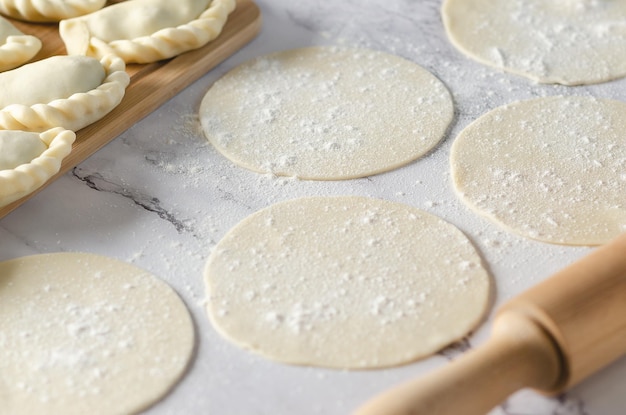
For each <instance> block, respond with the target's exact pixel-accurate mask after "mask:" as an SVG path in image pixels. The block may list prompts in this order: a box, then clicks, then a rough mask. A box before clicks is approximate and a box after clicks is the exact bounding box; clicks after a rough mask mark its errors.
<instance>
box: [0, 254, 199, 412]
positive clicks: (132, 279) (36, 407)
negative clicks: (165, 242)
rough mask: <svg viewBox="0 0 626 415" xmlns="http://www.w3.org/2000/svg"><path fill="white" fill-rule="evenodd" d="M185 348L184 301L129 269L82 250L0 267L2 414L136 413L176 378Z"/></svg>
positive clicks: (188, 326) (188, 337)
mask: <svg viewBox="0 0 626 415" xmlns="http://www.w3.org/2000/svg"><path fill="white" fill-rule="evenodd" d="M193 345H194V330H193V326H192V322H191V318H190V316H189V313H188V311H187V309H186V308H185V306H184V304H183V303H182V301H181V300H180V299H179V297H178V296H177V295H176V294H175V293H174V291H173V290H172V289H171V288H170V287H169V286H167V285H166V284H165V283H163V282H161V281H160V280H158V279H157V278H155V277H154V276H152V275H150V274H148V273H147V272H145V271H143V270H140V269H138V268H136V267H135V266H132V265H130V264H126V263H123V262H119V261H117V260H113V259H110V258H106V257H102V256H98V255H93V254H83V253H57V254H44V255H34V256H29V257H23V258H18V259H14V260H10V261H5V262H1V263H0V373H1V376H0V396H2V410H3V411H4V412H3V413H10V414H12V415H22V414H24V415H26V414H47V415H56V414H59V415H60V414H63V415H72V414H77V415H78V414H80V415H82V414H101V415H112V414H130V413H137V412H139V411H141V410H143V409H145V408H147V407H148V406H149V405H151V404H152V403H154V402H156V401H158V400H159V399H161V398H162V397H163V396H164V395H165V394H166V393H167V392H168V391H169V390H170V389H171V388H172V386H173V385H174V384H175V383H176V382H177V381H178V380H179V379H180V377H181V376H182V375H183V373H184V371H185V369H186V367H187V364H188V362H189V360H190V357H191V355H192V350H193Z"/></svg>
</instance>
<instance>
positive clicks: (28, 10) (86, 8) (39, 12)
mask: <svg viewBox="0 0 626 415" xmlns="http://www.w3.org/2000/svg"><path fill="white" fill-rule="evenodd" d="M105 3H106V0H0V13H2V14H4V15H7V16H10V17H13V18H15V19H21V20H26V21H29V22H58V21H59V20H61V19H68V18H70V17H76V16H81V15H83V14H87V13H91V12H94V11H96V10H98V9H101V8H102V7H103V6H104V4H105Z"/></svg>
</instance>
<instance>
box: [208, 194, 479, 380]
mask: <svg viewBox="0 0 626 415" xmlns="http://www.w3.org/2000/svg"><path fill="white" fill-rule="evenodd" d="M204 275H205V284H206V289H207V296H208V299H209V301H208V306H207V310H208V315H209V317H210V319H211V321H212V323H213V325H214V326H215V328H216V329H217V330H218V331H219V332H220V333H221V334H222V335H223V336H224V337H226V338H227V339H228V340H230V341H232V342H234V343H235V344H237V345H238V346H240V347H242V348H245V349H250V350H252V351H254V352H257V353H260V354H261V355H263V356H265V357H267V358H270V359H275V360H277V361H281V362H285V363H290V364H302V365H312V366H322V367H331V368H351V369H352V368H354V369H364V368H377V367H387V366H394V365H399V364H403V363H407V362H410V361H413V360H416V359H419V358H422V357H425V356H427V355H429V354H432V353H434V352H436V351H438V350H439V349H441V348H443V347H445V346H446V345H448V344H450V343H452V342H454V341H457V340H459V339H461V338H462V337H463V336H465V335H467V333H468V332H469V331H470V330H472V329H473V328H474V327H476V325H477V324H478V323H479V321H480V320H481V317H482V316H483V315H484V313H485V311H486V309H487V308H488V302H489V295H490V294H489V292H490V277H489V275H488V273H487V271H485V269H484V268H483V266H482V263H481V258H480V256H479V255H478V253H477V252H476V250H475V249H474V247H473V246H472V244H471V243H470V242H469V240H468V239H467V238H466V237H465V236H464V235H463V234H462V233H461V232H460V231H459V230H458V229H457V228H456V227H454V226H453V225H451V224H449V223H447V222H445V221H443V220H442V219H439V218H438V217H436V216H433V215H431V214H428V213H426V212H423V211H421V210H418V209H416V208H413V207H410V206H406V205H403V204H399V203H394V202H388V201H383V200H377V199H370V198H364V197H348V196H346V197H312V198H303V199H295V200H290V201H287V202H282V203H278V204H275V205H272V206H270V207H268V208H266V209H263V210H261V211H259V212H257V213H255V214H253V215H251V216H249V217H248V218H246V219H244V220H243V221H242V222H240V223H239V224H238V225H237V226H235V227H234V228H233V229H232V230H231V231H230V232H228V234H227V235H226V236H225V237H224V238H223V239H222V240H221V241H220V242H219V243H218V244H217V246H216V247H215V248H214V249H213V252H212V253H211V256H210V258H209V260H208V261H207V265H206V268H205V274H204Z"/></svg>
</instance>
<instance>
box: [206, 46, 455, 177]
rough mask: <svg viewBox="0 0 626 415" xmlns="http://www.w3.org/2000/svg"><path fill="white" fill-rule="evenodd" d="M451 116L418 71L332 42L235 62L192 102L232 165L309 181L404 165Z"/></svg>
mask: <svg viewBox="0 0 626 415" xmlns="http://www.w3.org/2000/svg"><path fill="white" fill-rule="evenodd" d="M452 116H453V104H452V99H451V97H450V94H449V93H448V91H447V89H446V88H445V86H444V85H443V84H442V83H441V82H440V81H439V80H438V79H437V78H435V77H434V76H433V75H431V74H430V73H429V72H428V71H426V70H425V69H423V68H422V67H420V66H418V65H416V64H414V63H413V62H410V61H408V60H405V59H402V58H400V57H397V56H393V55H389V54H386V53H383V52H377V51H372V50H364V49H344V48H337V47H311V48H303V49H295V50H290V51H284V52H279V53H277V54H273V55H270V56H266V57H260V58H258V59H255V60H252V61H250V62H247V63H244V64H243V65H241V66H239V67H237V68H235V69H234V70H232V71H230V72H229V73H227V74H226V75H225V76H224V77H223V78H222V79H220V80H218V81H217V82H216V83H215V84H214V85H213V86H212V87H211V88H210V89H209V91H208V92H207V94H206V96H205V97H204V99H203V100H202V104H201V106H200V121H201V123H202V127H203V129H204V132H205V134H206V136H207V138H208V139H209V141H210V142H211V143H212V144H213V145H214V146H215V147H216V148H217V149H218V150H219V151H220V152H221V153H222V154H224V155H225V156H226V157H228V158H229V159H230V160H231V161H233V162H234V163H236V164H238V165H240V166H243V167H245V168H248V169H250V170H253V171H257V172H262V173H273V174H277V175H285V176H296V177H299V178H302V179H315V180H339V179H351V178H356V177H363V176H368V175H373V174H377V173H381V172H385V171H388V170H392V169H394V168H397V167H400V166H403V165H405V164H407V163H410V162H412V161H414V160H416V159H417V158H419V157H420V156H422V155H424V154H425V153H427V152H428V151H429V150H431V149H432V148H433V147H434V146H435V145H436V144H437V143H439V141H440V140H441V139H442V138H443V137H444V135H445V133H446V130H447V128H448V125H449V124H450V122H451V120H452Z"/></svg>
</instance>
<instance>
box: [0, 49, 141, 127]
mask: <svg viewBox="0 0 626 415" xmlns="http://www.w3.org/2000/svg"><path fill="white" fill-rule="evenodd" d="M51 79H53V80H54V82H51V81H50V80H51ZM129 82H130V77H129V76H128V74H127V73H126V71H125V65H124V61H122V60H121V59H120V58H118V57H115V56H112V55H108V56H106V57H104V58H102V59H101V60H100V62H98V60H97V59H94V58H90V57H86V56H53V57H51V58H48V59H44V60H41V61H37V62H33V63H30V64H28V65H24V66H22V67H20V68H17V69H14V70H12V71H8V72H3V73H0V84H1V85H2V89H1V90H0V128H2V129H6V130H27V131H43V130H46V129H48V128H52V127H64V128H66V129H68V130H73V131H77V130H79V129H81V128H83V127H85V126H87V125H89V124H91V123H93V122H95V121H97V120H99V119H100V118H102V117H104V116H105V115H106V114H108V113H109V112H110V111H111V110H112V109H113V108H115V107H116V106H117V105H118V104H119V103H120V101H121V100H122V98H123V97H124V92H125V90H126V87H127V86H128V84H129Z"/></svg>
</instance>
